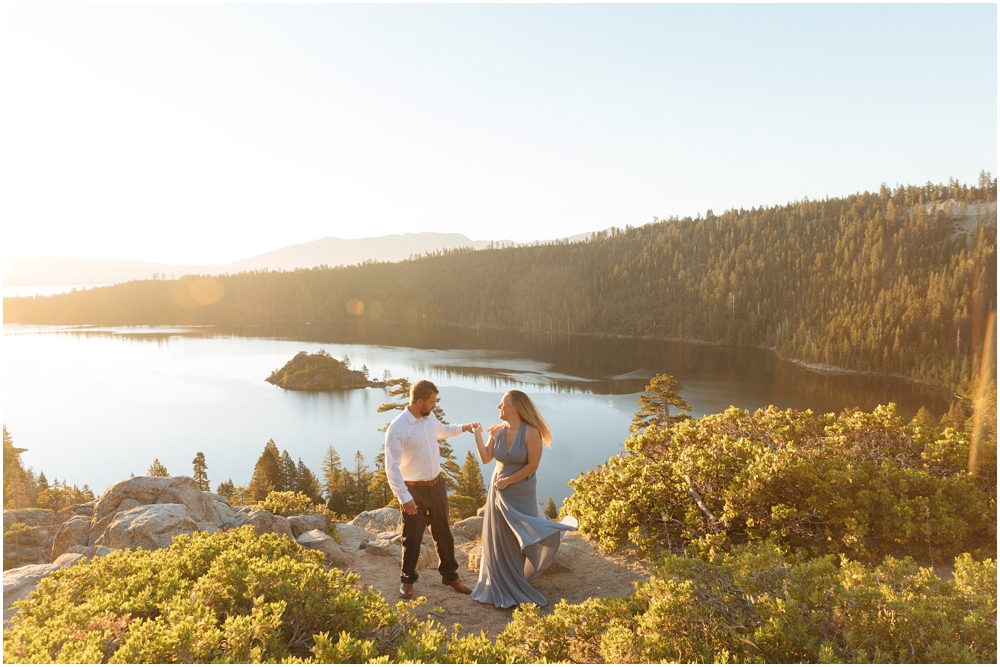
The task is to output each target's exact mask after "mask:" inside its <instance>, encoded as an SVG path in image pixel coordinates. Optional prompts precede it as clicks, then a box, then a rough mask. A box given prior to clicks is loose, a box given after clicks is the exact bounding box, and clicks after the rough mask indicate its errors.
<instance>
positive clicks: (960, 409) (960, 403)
mask: <svg viewBox="0 0 1000 667" xmlns="http://www.w3.org/2000/svg"><path fill="white" fill-rule="evenodd" d="M969 404H970V401H967V400H961V399H960V400H957V401H955V402H954V403H952V404H951V407H949V408H948V412H946V413H945V414H944V416H943V417H941V426H944V427H951V428H953V429H955V430H956V431H965V430H966V428H965V423H966V421H968V419H969V418H970V417H972V410H971V408H970V406H969Z"/></svg>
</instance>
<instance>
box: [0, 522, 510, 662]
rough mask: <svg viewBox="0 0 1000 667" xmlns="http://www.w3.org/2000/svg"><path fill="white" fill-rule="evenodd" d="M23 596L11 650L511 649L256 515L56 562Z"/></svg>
mask: <svg viewBox="0 0 1000 667" xmlns="http://www.w3.org/2000/svg"><path fill="white" fill-rule="evenodd" d="M17 604H18V607H19V614H18V616H16V617H15V618H14V620H13V623H12V627H11V629H9V630H7V631H5V632H4V661H5V662H89V663H100V662H126V663H150V662H152V663H168V662H274V661H281V660H295V661H306V662H321V663H340V662H355V661H362V662H364V661H369V660H379V659H380V660H383V661H385V660H388V661H392V662H399V661H418V662H442V661H447V660H448V658H449V656H455V657H457V658H458V659H459V660H460V661H467V660H471V659H473V658H479V659H484V660H492V661H496V660H499V661H501V662H504V661H505V660H504V654H503V653H502V652H500V653H497V649H494V648H493V647H492V646H491V645H490V643H489V642H488V641H486V640H484V638H482V637H466V638H458V637H456V636H455V635H454V634H453V633H449V632H447V631H445V630H444V628H442V627H441V626H440V625H439V624H437V623H434V622H433V621H424V622H418V621H417V620H416V618H415V616H414V615H413V614H412V612H410V611H409V607H408V606H407V605H405V604H402V603H400V604H398V605H396V606H395V607H391V606H389V604H388V603H387V602H386V601H385V599H384V598H383V597H382V596H381V595H379V594H378V593H377V592H373V591H372V590H371V589H370V588H368V587H367V586H363V585H362V584H360V583H359V581H358V579H357V577H356V576H355V575H346V576H345V575H344V574H342V573H341V572H340V571H338V570H330V571H324V569H323V555H322V554H320V553H318V552H312V551H308V550H305V549H302V548H300V547H299V546H298V545H297V544H296V543H295V542H293V541H291V540H289V539H287V538H283V537H279V536H277V535H273V534H265V535H260V536H258V535H256V534H255V533H254V530H253V528H252V527H250V526H245V527H242V528H240V529H238V530H235V531H231V532H228V533H216V534H211V535H210V534H207V533H196V534H194V535H182V536H179V537H177V538H175V539H174V542H173V545H172V546H171V547H170V548H169V549H163V550H157V551H141V550H140V551H120V552H116V553H113V554H111V555H109V556H106V557H103V558H97V559H94V560H93V561H92V562H89V563H86V562H85V563H83V564H80V565H76V566H74V567H71V568H67V569H65V570H60V571H58V572H56V573H54V574H53V575H52V576H50V577H47V578H46V579H43V580H42V581H41V582H40V583H39V585H38V589H37V590H36V591H35V593H34V594H33V595H31V596H30V597H29V598H28V599H27V600H25V601H22V602H20V603H17Z"/></svg>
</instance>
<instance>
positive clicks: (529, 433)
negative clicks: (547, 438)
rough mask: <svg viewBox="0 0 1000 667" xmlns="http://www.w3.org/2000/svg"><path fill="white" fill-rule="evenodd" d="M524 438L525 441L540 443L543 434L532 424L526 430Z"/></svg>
mask: <svg viewBox="0 0 1000 667" xmlns="http://www.w3.org/2000/svg"><path fill="white" fill-rule="evenodd" d="M524 437H525V439H531V440H538V441H539V442H541V440H542V434H541V433H540V432H539V431H538V429H537V428H535V427H534V426H532V425H531V424H528V425H527V428H526V429H525V430H524Z"/></svg>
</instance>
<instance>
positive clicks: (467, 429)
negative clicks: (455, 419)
mask: <svg viewBox="0 0 1000 667" xmlns="http://www.w3.org/2000/svg"><path fill="white" fill-rule="evenodd" d="M482 427H483V425H482V424H480V423H479V422H471V423H469V424H462V433H475V431H476V429H477V428H482Z"/></svg>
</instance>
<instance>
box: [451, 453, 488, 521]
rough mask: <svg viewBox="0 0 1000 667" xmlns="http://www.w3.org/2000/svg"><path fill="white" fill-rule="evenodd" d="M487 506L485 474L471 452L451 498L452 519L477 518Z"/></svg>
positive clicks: (466, 458) (466, 457)
mask: <svg viewBox="0 0 1000 667" xmlns="http://www.w3.org/2000/svg"><path fill="white" fill-rule="evenodd" d="M485 504H486V485H485V484H484V483H483V473H482V470H481V469H480V467H479V461H478V460H476V457H475V456H474V455H473V453H472V452H471V451H470V452H467V453H466V456H465V463H463V464H462V468H461V469H460V471H459V474H458V485H457V488H456V489H455V493H453V494H452V495H451V497H450V498H449V507H450V508H451V513H452V517H453V518H455V519H465V518H468V517H470V516H475V514H476V512H477V511H478V510H479V508H480V507H482V506H483V505H485Z"/></svg>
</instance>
